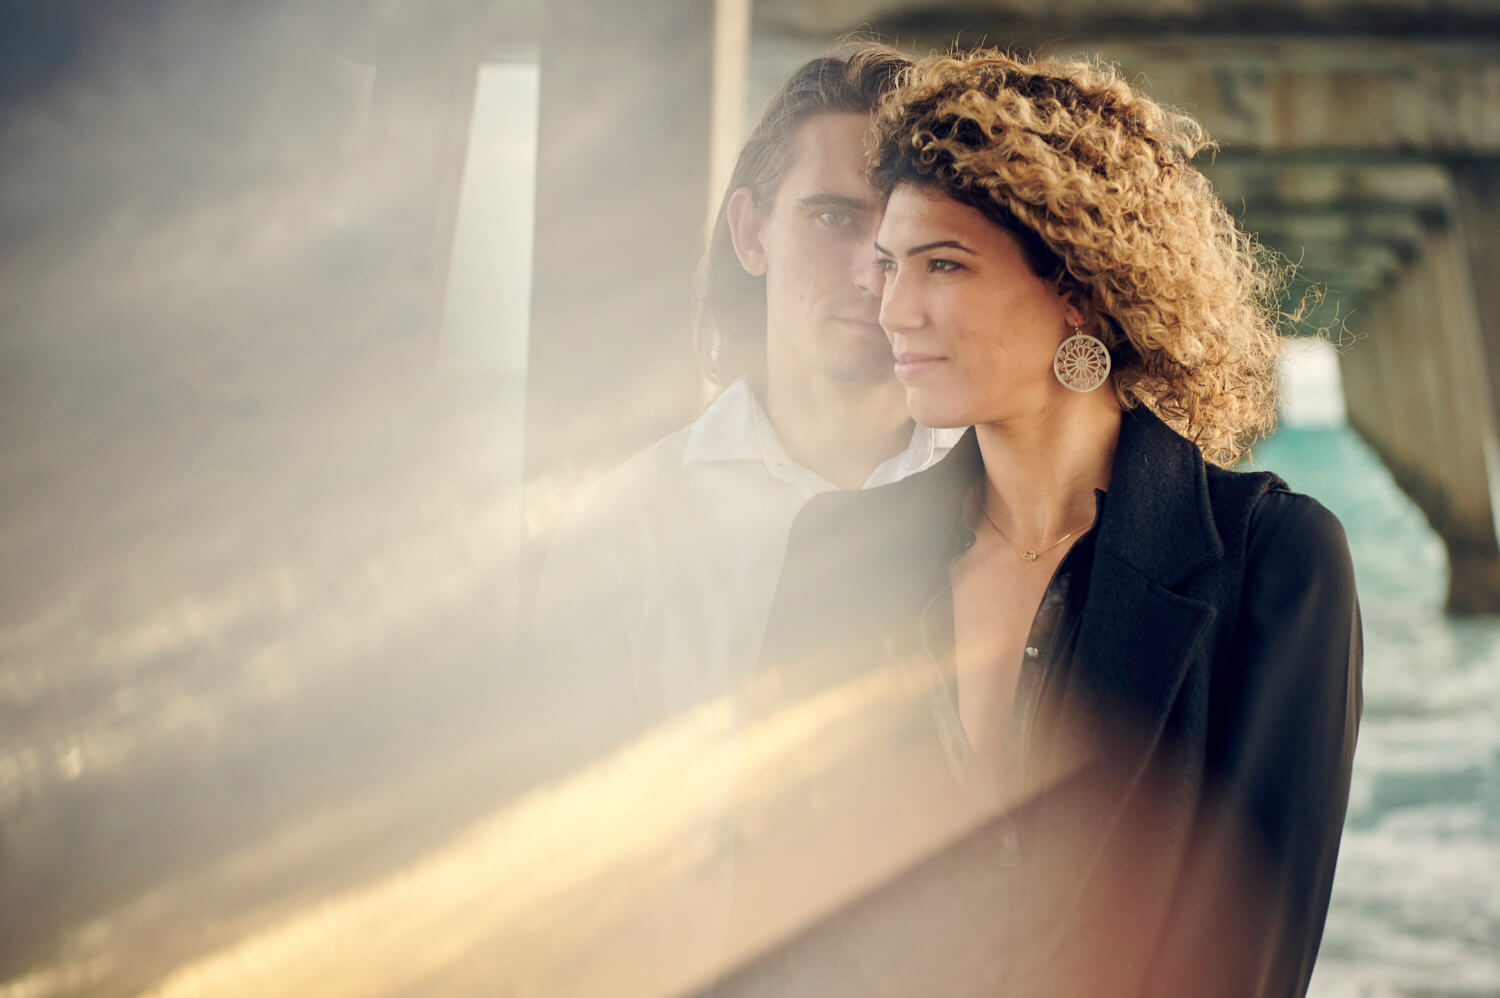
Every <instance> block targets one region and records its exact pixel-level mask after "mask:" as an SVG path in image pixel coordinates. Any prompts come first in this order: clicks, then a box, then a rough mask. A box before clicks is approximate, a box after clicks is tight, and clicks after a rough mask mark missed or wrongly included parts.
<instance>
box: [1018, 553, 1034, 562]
mask: <svg viewBox="0 0 1500 998" xmlns="http://www.w3.org/2000/svg"><path fill="white" fill-rule="evenodd" d="M1021 557H1022V558H1025V559H1026V560H1027V561H1036V552H1035V551H1022V552H1021Z"/></svg>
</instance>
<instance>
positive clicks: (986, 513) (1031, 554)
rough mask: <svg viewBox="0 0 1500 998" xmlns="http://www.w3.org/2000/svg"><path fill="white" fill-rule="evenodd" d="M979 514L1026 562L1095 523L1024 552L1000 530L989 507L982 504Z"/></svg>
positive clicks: (1091, 522)
mask: <svg viewBox="0 0 1500 998" xmlns="http://www.w3.org/2000/svg"><path fill="white" fill-rule="evenodd" d="M979 512H981V513H983V514H984V518H985V519H986V520H987V521H989V525H990V526H992V527H994V528H995V533H997V534H999V535H1000V538H1001V540H1003V541H1005V543H1007V544H1009V545H1010V546H1011V547H1012V548H1013V549H1014V550H1015V552H1016V554H1018V555H1020V556H1021V558H1022V559H1023V560H1025V561H1036V558H1037V555H1040V554H1046V553H1047V552H1048V551H1051V550H1052V549H1053V548H1055V547H1057V546H1058V545H1059V544H1061V543H1062V542H1063V541H1065V540H1067V539H1068V538H1069V537H1072V536H1073V535H1074V534H1076V533H1078V532H1079V531H1080V530H1087V529H1088V528H1089V527H1091V526H1092V525H1093V523H1094V521H1093V520H1089V522H1088V523H1085V524H1084V525H1083V526H1081V527H1074V528H1073V529H1072V530H1070V531H1068V532H1067V533H1066V534H1063V535H1062V536H1061V537H1059V538H1058V539H1057V540H1055V541H1053V542H1052V543H1051V544H1048V545H1047V546H1046V547H1044V548H1038V549H1036V550H1031V549H1029V548H1028V549H1024V550H1023V549H1022V548H1020V547H1018V546H1017V545H1016V542H1015V541H1013V540H1011V539H1010V538H1009V537H1008V536H1006V533H1005V531H1003V530H1001V529H1000V524H998V523H996V522H995V518H994V517H992V516H990V511H989V507H988V506H987V505H985V504H980V507H979Z"/></svg>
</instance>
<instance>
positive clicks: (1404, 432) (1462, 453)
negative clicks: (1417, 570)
mask: <svg viewBox="0 0 1500 998" xmlns="http://www.w3.org/2000/svg"><path fill="white" fill-rule="evenodd" d="M1369 314H1370V315H1371V318H1370V319H1367V320H1366V324H1365V327H1364V328H1363V329H1362V330H1361V332H1363V333H1365V334H1367V337H1366V338H1365V339H1362V340H1361V341H1360V342H1358V343H1357V344H1356V345H1355V346H1354V348H1353V349H1351V350H1349V351H1347V352H1346V353H1345V354H1343V355H1342V356H1341V364H1342V366H1343V369H1344V372H1345V377H1346V380H1347V385H1348V390H1347V392H1346V397H1347V399H1348V405H1349V421H1350V424H1351V425H1352V426H1353V427H1354V429H1355V430H1356V431H1357V432H1358V433H1359V434H1360V435H1361V436H1362V437H1363V438H1364V439H1365V440H1366V441H1367V442H1368V443H1369V444H1370V446H1371V447H1372V448H1373V449H1374V450H1375V452H1376V453H1377V454H1378V455H1379V456H1380V458H1381V460H1382V461H1383V462H1384V463H1385V465H1386V466H1387V467H1388V468H1389V469H1390V471H1391V473H1392V475H1393V477H1394V478H1395V480H1396V484H1397V485H1399V486H1400V487H1401V489H1402V491H1404V492H1405V493H1406V494H1407V495H1408V496H1410V497H1411V499H1412V501H1413V502H1415V503H1416V504H1417V506H1418V508H1420V509H1421V510H1422V512H1423V513H1424V514H1425V515H1426V516H1427V519H1428V521H1429V522H1430V523H1431V524H1432V527H1433V529H1434V530H1435V531H1436V532H1437V534H1438V536H1440V537H1441V538H1442V539H1443V542H1444V544H1445V545H1446V547H1447V549H1448V556H1449V588H1448V609H1449V610H1450V611H1451V612H1455V613H1497V612H1500V545H1497V541H1496V533H1495V521H1494V515H1493V506H1492V496H1493V494H1494V482H1493V477H1494V476H1493V469H1494V466H1495V460H1496V453H1495V416H1494V409H1493V406H1492V404H1491V397H1492V390H1491V386H1490V383H1489V379H1488V378H1487V377H1486V371H1487V362H1486V350H1485V346H1484V344H1483V342H1482V340H1481V338H1480V335H1479V328H1478V324H1477V322H1476V320H1475V313H1474V309H1473V299H1472V295H1471V294H1470V293H1469V292H1468V291H1467V275H1466V272H1465V270H1464V257H1463V255H1462V252H1461V248H1460V246H1459V243H1458V236H1457V234H1456V233H1455V232H1454V231H1453V230H1452V229H1451V228H1434V229H1430V230H1429V231H1428V232H1427V234H1426V236H1425V238H1424V240H1423V245H1422V252H1421V254H1420V256H1419V258H1418V259H1417V261H1416V262H1415V263H1414V264H1413V265H1412V266H1411V267H1409V268H1407V269H1406V270H1405V271H1404V272H1403V273H1402V274H1400V275H1399V276H1398V277H1397V278H1396V280H1395V281H1394V282H1393V283H1392V284H1391V285H1390V287H1389V288H1388V289H1387V290H1386V292H1385V293H1384V294H1383V295H1381V296H1379V297H1378V298H1376V299H1375V300H1374V301H1373V302H1372V306H1371V308H1370V310H1369Z"/></svg>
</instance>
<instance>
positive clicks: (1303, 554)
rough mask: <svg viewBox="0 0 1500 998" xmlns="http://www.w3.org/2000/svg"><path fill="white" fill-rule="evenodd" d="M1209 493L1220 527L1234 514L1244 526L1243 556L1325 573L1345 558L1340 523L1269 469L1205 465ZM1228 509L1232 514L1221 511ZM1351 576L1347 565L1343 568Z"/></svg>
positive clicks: (1343, 563)
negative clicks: (1244, 550)
mask: <svg viewBox="0 0 1500 998" xmlns="http://www.w3.org/2000/svg"><path fill="white" fill-rule="evenodd" d="M1208 481H1209V491H1210V495H1211V496H1212V497H1213V498H1212V502H1213V504H1214V508H1215V513H1216V519H1218V520H1219V521H1220V526H1221V528H1223V527H1225V526H1227V523H1226V522H1225V521H1226V520H1230V521H1232V520H1238V521H1239V523H1240V525H1241V527H1240V529H1242V530H1243V531H1244V534H1243V536H1244V538H1245V546H1246V557H1247V559H1248V560H1249V562H1250V563H1251V567H1252V568H1253V567H1254V566H1255V565H1256V563H1261V564H1264V563H1267V562H1271V563H1274V564H1276V565H1278V566H1282V567H1285V568H1286V569H1288V570H1289V571H1300V570H1305V571H1316V572H1319V573H1326V572H1327V571H1329V570H1330V569H1333V570H1340V569H1343V568H1345V567H1347V566H1348V563H1349V542H1348V538H1347V536H1346V535H1345V533H1344V526H1343V524H1342V523H1341V522H1340V521H1339V518H1338V517H1337V516H1336V515H1334V513H1333V512H1332V511H1331V510H1329V509H1328V507H1326V506H1324V505H1323V504H1322V503H1321V502H1319V501H1318V500H1317V499H1315V498H1313V497H1312V496H1310V495H1307V494H1306V493H1302V492H1295V491H1293V490H1292V488H1291V487H1290V486H1289V485H1287V483H1286V482H1285V481H1284V480H1283V479H1282V478H1281V477H1280V476H1278V475H1276V474H1275V473H1273V472H1269V471H1230V470H1226V469H1223V468H1215V467H1210V468H1209V469H1208ZM1228 510H1233V511H1235V512H1236V513H1237V514H1238V515H1237V516H1227V517H1226V516H1225V513H1226V511H1228ZM1348 574H1349V576H1350V578H1351V579H1352V569H1349V570H1348Z"/></svg>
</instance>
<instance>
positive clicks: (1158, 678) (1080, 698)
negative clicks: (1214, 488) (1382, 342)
mask: <svg viewBox="0 0 1500 998" xmlns="http://www.w3.org/2000/svg"><path fill="white" fill-rule="evenodd" d="M1223 556H1224V546H1223V543H1222V541H1221V540H1220V538H1219V534H1218V531H1217V530H1216V529H1215V527H1214V521H1213V513H1212V507H1211V505H1210V503H1209V492H1208V481H1207V476H1206V473H1205V469H1204V465H1203V460H1202V458H1201V457H1200V456H1199V453H1198V449H1197V447H1195V446H1194V445H1193V444H1192V443H1191V442H1189V441H1187V440H1184V439H1183V438H1182V437H1180V436H1178V435H1177V434H1176V433H1175V432H1173V431H1172V430H1171V429H1170V428H1168V427H1167V426H1166V425H1165V424H1164V423H1162V422H1161V421H1160V420H1159V419H1158V418H1157V417H1156V416H1155V415H1153V414H1152V413H1151V412H1150V411H1149V410H1147V409H1146V408H1145V407H1144V406H1139V407H1137V408H1135V409H1132V410H1130V411H1127V412H1126V413H1125V415H1124V421H1123V423H1122V424H1121V428H1120V440H1119V445H1118V447H1117V448H1116V451H1115V460H1114V466H1113V469H1112V470H1111V473H1110V483H1109V490H1108V494H1107V495H1106V497H1105V500H1104V504H1103V510H1102V513H1101V517H1100V524H1099V534H1098V538H1097V546H1096V548H1095V555H1094V564H1093V568H1092V570H1091V572H1090V575H1089V595H1088V601H1087V604H1086V606H1085V610H1084V614H1083V619H1082V621H1081V623H1080V631H1079V640H1078V649H1077V653H1078V658H1079V660H1080V662H1079V664H1080V665H1081V666H1082V667H1081V668H1075V669H1073V670H1071V678H1070V681H1069V683H1068V685H1067V687H1066V689H1065V691H1063V697H1064V699H1063V704H1062V706H1063V709H1064V711H1065V715H1064V716H1068V717H1075V718H1077V717H1087V718H1089V719H1090V720H1091V721H1096V722H1103V723H1104V724H1105V725H1106V729H1105V730H1106V732H1107V734H1108V736H1109V737H1110V739H1111V745H1112V747H1113V748H1114V749H1115V750H1116V751H1123V752H1124V753H1125V754H1126V755H1127V756H1129V757H1131V758H1117V761H1118V762H1121V763H1124V764H1125V765H1126V766H1127V769H1128V770H1129V771H1131V772H1135V771H1137V770H1138V767H1137V766H1136V765H1135V764H1136V763H1139V764H1140V765H1142V766H1143V765H1144V764H1145V763H1146V762H1147V761H1148V760H1149V758H1150V755H1151V753H1152V752H1153V750H1154V748H1155V746H1156V744H1157V742H1158V741H1159V739H1160V736H1161V732H1162V729H1163V727H1164V725H1165V723H1166V721H1167V718H1168V716H1169V715H1170V713H1171V711H1172V708H1173V705H1174V704H1175V703H1176V702H1177V698H1178V693H1179V690H1180V689H1181V686H1182V682H1183V677H1184V675H1185V674H1186V672H1187V670H1188V667H1189V665H1190V664H1191V663H1192V661H1193V660H1194V658H1195V655H1196V654H1197V653H1198V651H1199V648H1198V646H1199V644H1200V643H1201V642H1202V641H1203V639H1204V636H1205V634H1206V633H1207V631H1208V625H1209V624H1210V623H1211V622H1212V620H1213V616H1214V609H1213V608H1212V607H1211V606H1210V605H1209V604H1207V603H1203V602H1200V601H1198V600H1194V599H1190V598H1188V597H1186V596H1183V595H1180V594H1179V593H1177V592H1175V591H1174V587H1176V586H1177V585H1178V584H1179V583H1181V582H1183V581H1184V580H1186V579H1187V578H1188V577H1189V576H1191V575H1193V574H1194V573H1196V572H1198V571H1200V570H1202V569H1204V568H1206V567H1208V566H1209V565H1212V564H1214V563H1215V562H1217V561H1219V560H1220V559H1221V558H1223ZM1080 711H1081V713H1080Z"/></svg>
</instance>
